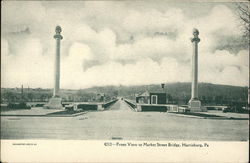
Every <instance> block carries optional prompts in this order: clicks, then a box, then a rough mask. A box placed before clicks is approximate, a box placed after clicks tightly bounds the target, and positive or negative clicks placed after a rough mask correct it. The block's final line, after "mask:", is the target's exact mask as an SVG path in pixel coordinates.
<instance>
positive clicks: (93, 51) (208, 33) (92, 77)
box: [0, 0, 250, 162]
mask: <svg viewBox="0 0 250 163" xmlns="http://www.w3.org/2000/svg"><path fill="white" fill-rule="evenodd" d="M249 5H250V4H249V1H239V2H236V1H229V0H228V1H213V0H210V1H208V0H206V1H203V2H201V1H194V0H193V1H187V0H178V1H172V0H156V1H153V0H140V1H129V0H122V1H112V0H111V1H46V0H44V1H42V0H41V1H39V0H36V1H12V0H3V1H1V109H0V113H1V115H0V117H1V142H10V141H11V142H12V143H11V145H10V146H11V147H8V146H7V145H6V146H4V145H3V143H1V149H2V151H3V152H2V153H1V161H3V162H5V161H7V162H8V161H9V159H7V158H9V155H8V154H7V153H11V152H12V151H15V152H16V150H17V148H18V149H19V148H22V149H23V148H27V146H32V145H33V146H37V147H36V148H37V149H38V148H39V142H40V141H48V142H52V143H53V142H56V141H62V142H69V141H70V142H71V141H72V142H73V143H74V142H80V143H86V142H92V141H93V142H95V141H97V142H100V141H101V142H102V143H101V144H102V148H109V150H110V149H111V148H112V149H114V150H115V148H117V150H120V148H121V147H123V148H131V147H133V146H134V147H133V148H134V149H135V148H137V150H139V147H140V146H141V147H142V148H144V147H145V148H149V149H150V150H152V151H155V150H158V149H157V148H160V149H161V152H163V151H164V150H163V149H162V148H163V147H164V148H168V149H169V148H174V149H179V148H185V150H186V149H187V148H188V147H190V148H196V149H197V148H198V147H199V148H209V142H215V143H216V142H217V143H223V142H226V143H230V142H232V143H233V142H238V143H244V144H248V143H249V101H250V97H249V92H250V91H249V45H250V44H249V13H250V9H249ZM31 140H32V142H35V143H34V144H32V143H30V144H29V141H31ZM16 142H25V143H16ZM37 142H38V143H37ZM199 142H202V143H199ZM37 144H38V145H37ZM98 146H99V145H97V150H96V152H98ZM210 146H211V145H210ZM225 146H226V145H225ZM40 147H41V144H40ZM154 147H155V148H154ZM240 147H242V148H238V149H244V151H238V152H239V153H241V152H242V153H241V154H243V153H246V152H247V151H248V148H249V146H246V145H244V147H243V146H240ZM32 148H34V147H32ZM47 148H51V149H53V148H54V147H53V146H52V145H49V143H48V145H47ZM64 148H67V146H66V147H65V146H64ZM231 148H234V147H231ZM84 149H85V150H86V148H84V147H83V152H84V151H85V150H84ZM91 149H92V148H91ZM196 149H195V150H196ZM226 149H227V150H229V148H226ZM23 150H24V149H23ZM29 150H30V149H29ZM128 150H129V149H128ZM235 150H236V149H235ZM172 152H173V151H172ZM26 153H27V154H28V152H26ZM247 153H248V152H247ZM144 154H145V153H144ZM7 155H8V156H7ZM162 155H164V153H162ZM223 155H225V153H224V154H223ZM4 158H6V160H5V159H4ZM17 158H18V157H17ZM241 158H242V159H243V157H241ZM188 159H189V158H188ZM194 159H195V158H194ZM223 159H224V161H228V162H230V161H232V160H227V158H223ZM228 159H229V158H228ZM245 159H248V156H247V155H244V159H243V160H245ZM28 160H29V159H28V158H27V160H26V161H28ZM74 160H75V161H80V160H77V159H76V158H74ZM16 161H19V160H16ZM22 161H23V160H22ZM49 161H52V160H49ZM62 161H63V160H62ZM70 161H72V160H70ZM81 161H82V162H85V161H86V160H81ZM87 161H89V162H90V161H91V160H87ZM94 161H96V162H101V161H105V160H102V159H99V160H94ZM106 161H107V160H106ZM108 161H110V162H112V161H116V162H119V161H122V160H112V161H111V160H108ZM124 161H126V160H124ZM124 161H123V162H124ZM135 161H138V160H136V159H135ZM144 161H145V162H147V160H146V159H145V160H143V156H140V162H144ZM148 161H149V160H148ZM151 161H153V160H151ZM165 161H166V162H168V160H165ZM171 161H172V160H171ZM186 161H187V162H192V160H186ZM186 161H184V160H180V159H177V162H186ZM205 161H207V160H205ZM236 161H237V162H244V161H241V160H240V158H237V160H236ZM28 162H29V161H28ZM52 162H53V161H52ZM132 162H133V161H132ZM159 162H162V160H160V161H159ZM245 162H248V160H245Z"/></svg>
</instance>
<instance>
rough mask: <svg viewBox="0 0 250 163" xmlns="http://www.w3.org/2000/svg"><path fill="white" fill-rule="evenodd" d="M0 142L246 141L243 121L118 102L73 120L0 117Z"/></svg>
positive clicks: (69, 118)
mask: <svg viewBox="0 0 250 163" xmlns="http://www.w3.org/2000/svg"><path fill="white" fill-rule="evenodd" d="M1 122H2V123H1V131H2V132H1V138H2V139H71V140H100V139H102V140H111V139H124V140H238V141H241V140H247V139H248V121H247V120H215V119H197V118H188V117H180V116H175V115H171V114H167V113H164V112H135V111H133V110H131V109H130V107H129V106H128V105H127V104H126V103H125V102H124V101H122V100H118V101H117V102H116V103H115V104H114V105H112V106H111V107H110V108H109V109H108V110H106V111H91V112H87V113H86V114H83V115H80V116H77V117H8V116H2V117H1Z"/></svg>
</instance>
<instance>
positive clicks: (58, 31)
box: [54, 26, 63, 40]
mask: <svg viewBox="0 0 250 163" xmlns="http://www.w3.org/2000/svg"><path fill="white" fill-rule="evenodd" d="M55 32H56V34H55V35H54V38H55V39H60V40H61V39H63V37H62V35H61V32H62V28H61V27H60V26H56V29H55Z"/></svg>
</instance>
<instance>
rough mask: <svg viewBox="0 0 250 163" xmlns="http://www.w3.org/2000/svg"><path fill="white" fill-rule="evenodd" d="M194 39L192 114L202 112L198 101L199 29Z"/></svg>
mask: <svg viewBox="0 0 250 163" xmlns="http://www.w3.org/2000/svg"><path fill="white" fill-rule="evenodd" d="M193 35H194V37H193V38H192V39H191V42H192V43H193V56H192V93H191V99H190V100H189V102H188V103H189V108H190V111H191V112H200V111H202V109H201V102H200V101H199V99H198V43H199V42H200V38H199V37H198V35H199V31H198V29H194V30H193Z"/></svg>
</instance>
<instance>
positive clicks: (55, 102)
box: [45, 26, 63, 109]
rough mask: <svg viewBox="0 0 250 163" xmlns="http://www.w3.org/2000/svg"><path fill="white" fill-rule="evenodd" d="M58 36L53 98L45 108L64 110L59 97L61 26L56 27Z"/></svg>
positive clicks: (55, 36)
mask: <svg viewBox="0 0 250 163" xmlns="http://www.w3.org/2000/svg"><path fill="white" fill-rule="evenodd" d="M55 32H56V34H55V35H54V38H55V40H56V54H55V67H54V91H53V97H52V98H51V99H50V101H49V103H48V105H46V106H45V108H49V109H62V108H63V107H62V99H61V98H60V96H59V90H60V41H61V40H62V39H63V37H62V35H61V34H60V33H61V32H62V29H61V27H60V26H57V27H56V30H55Z"/></svg>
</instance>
